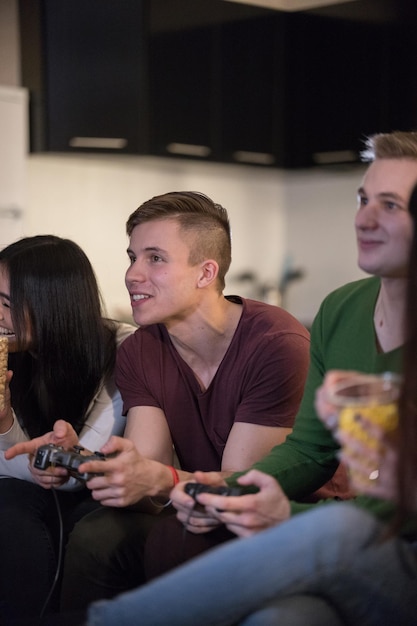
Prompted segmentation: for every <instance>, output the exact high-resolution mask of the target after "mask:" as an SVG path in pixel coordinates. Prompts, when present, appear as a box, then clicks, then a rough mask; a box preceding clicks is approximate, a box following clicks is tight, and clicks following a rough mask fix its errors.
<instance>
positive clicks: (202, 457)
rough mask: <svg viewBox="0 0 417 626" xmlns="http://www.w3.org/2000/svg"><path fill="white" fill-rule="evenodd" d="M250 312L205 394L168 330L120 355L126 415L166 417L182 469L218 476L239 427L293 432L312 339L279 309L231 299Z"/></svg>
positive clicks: (139, 336) (135, 341) (151, 331)
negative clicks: (146, 411) (143, 412)
mask: <svg viewBox="0 0 417 626" xmlns="http://www.w3.org/2000/svg"><path fill="white" fill-rule="evenodd" d="M228 298H229V299H230V300H234V301H236V302H239V303H242V305H243V311H242V316H241V318H240V321H239V324H238V327H237V329H236V331H235V334H234V336H233V339H232V341H231V343H230V346H229V348H228V350H227V352H226V354H225V356H224V358H223V361H222V362H221V364H220V366H219V368H218V370H217V372H216V375H215V376H214V378H213V380H212V381H211V383H210V386H209V387H208V389H206V390H205V391H202V390H201V388H200V385H199V383H198V381H197V379H196V378H195V376H194V374H193V371H192V370H191V368H190V367H189V366H188V365H187V363H185V361H184V360H183V359H182V358H181V357H180V355H179V354H178V352H177V351H176V350H175V348H174V346H173V344H172V343H171V340H170V337H169V334H168V332H167V330H166V328H165V326H164V325H161V324H153V325H150V326H144V327H141V328H138V329H137V331H136V332H135V333H134V334H133V335H131V336H130V337H128V338H127V339H126V340H125V341H124V342H123V344H122V345H121V347H120V348H119V350H118V354H117V366H116V383H117V385H118V387H119V389H120V392H121V395H122V398H123V406H124V412H125V413H127V412H128V411H129V409H131V408H132V407H135V406H155V407H158V408H160V409H162V410H163V412H164V414H165V416H166V419H167V422H168V426H169V429H170V431H171V436H172V440H173V443H174V446H175V450H176V453H177V456H178V460H179V462H180V465H181V468H182V469H184V470H186V471H189V472H193V471H195V470H202V471H217V470H220V468H221V460H222V455H223V450H224V447H225V445H226V442H227V438H228V436H229V433H230V430H231V428H232V426H233V424H234V422H249V423H251V424H260V425H263V426H282V427H292V425H293V422H294V418H295V415H296V413H297V410H298V406H299V404H300V401H301V397H302V393H303V388H304V382H305V379H306V375H307V369H308V363H309V333H308V331H307V330H306V329H305V328H304V326H302V325H301V324H300V323H299V322H298V321H297V320H296V319H295V318H294V317H293V316H292V315H290V314H289V313H288V312H287V311H284V309H281V308H279V307H276V306H272V305H269V304H265V303H264V302H257V301H255V300H248V299H243V298H239V297H237V296H228Z"/></svg>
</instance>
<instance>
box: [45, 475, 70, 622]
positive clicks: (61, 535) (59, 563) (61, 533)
mask: <svg viewBox="0 0 417 626" xmlns="http://www.w3.org/2000/svg"><path fill="white" fill-rule="evenodd" d="M51 491H52V495H53V497H54V501H55V506H56V511H57V514H58V528H59V539H58V555H57V565H56V571H55V576H54V580H53V582H52V585H51V588H50V590H49V593H48V595H47V597H46V600H45V602H44V604H43V607H42V610H41V612H40V614H39V619H43V617H44V615H45V611H46V609H47V608H48V605H49V603H50V601H51V598H52V594H53V593H54V591H55V588H56V585H57V583H58V579H59V574H60V572H61V566H62V555H63V548H64V524H63V521H62V513H61V507H60V505H59V500H58V495H57V492H56V489H54V487H52V488H51Z"/></svg>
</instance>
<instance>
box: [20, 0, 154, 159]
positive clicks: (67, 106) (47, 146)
mask: <svg viewBox="0 0 417 626" xmlns="http://www.w3.org/2000/svg"><path fill="white" fill-rule="evenodd" d="M146 9H147V5H146V3H144V2H141V0H117V2H116V3H115V2H114V1H113V0H59V1H58V2H56V0H41V1H40V2H37V1H36V0H22V1H21V2H20V18H21V41H22V77H23V84H24V85H25V86H27V87H29V89H30V94H31V130H32V134H31V146H32V149H33V150H35V151H38V150H47V151H71V150H72V151H74V150H89V149H93V150H97V149H99V150H105V151H106V150H107V151H108V150H110V151H118V152H127V153H140V152H146V151H147V150H148V143H149V142H148V132H149V123H148V93H147V62H146V51H147V41H146V37H147V31H146V28H145V24H146V22H147V13H146ZM35 54H37V56H36V57H35V56H34V55H35Z"/></svg>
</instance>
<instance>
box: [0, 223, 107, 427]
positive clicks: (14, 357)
mask: <svg viewBox="0 0 417 626" xmlns="http://www.w3.org/2000/svg"><path fill="white" fill-rule="evenodd" d="M0 268H1V269H2V270H3V271H5V272H6V275H7V276H8V278H9V285H10V287H9V289H10V293H9V296H10V313H11V319H12V322H13V327H14V332H15V335H16V342H17V347H18V352H16V353H10V354H9V369H12V370H13V372H14V373H13V378H12V380H11V383H10V389H11V394H12V404H13V408H14V410H15V412H16V415H17V417H18V419H19V421H20V422H21V423H22V424H23V426H24V427H25V429H26V430H27V432H28V434H29V435H30V436H31V437H35V436H39V435H41V434H44V433H45V432H48V431H49V430H51V429H52V427H53V424H54V423H55V421H56V420H57V419H64V420H66V421H68V422H70V423H71V424H72V426H73V427H74V429H75V430H76V431H77V432H78V433H79V432H80V430H81V428H82V426H83V424H84V422H85V419H86V413H87V410H88V407H89V405H90V403H91V401H92V400H93V399H94V396H95V394H96V393H97V391H98V389H99V387H100V383H101V381H102V380H103V377H104V376H105V375H106V374H107V373H109V372H111V371H112V369H113V368H114V363H115V357H116V338H115V333H116V330H115V324H114V323H113V322H111V321H110V320H106V319H104V318H103V317H102V302H101V297H100V292H99V288H98V285H97V280H96V277H95V274H94V271H93V268H92V266H91V264H90V261H89V260H88V258H87V256H86V255H85V253H84V252H83V250H82V249H81V248H80V247H79V246H78V245H77V244H76V243H74V242H73V241H70V240H69V239H61V238H60V237H56V236H54V235H37V236H34V237H26V238H23V239H20V240H18V241H16V242H15V243H12V244H11V245H9V246H7V247H6V248H4V249H3V250H1V251H0ZM28 337H30V343H29V345H28Z"/></svg>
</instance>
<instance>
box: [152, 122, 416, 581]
mask: <svg viewBox="0 0 417 626" xmlns="http://www.w3.org/2000/svg"><path fill="white" fill-rule="evenodd" d="M363 157H364V160H368V161H371V164H370V165H369V167H368V169H367V171H366V173H365V175H364V178H363V181H362V184H361V186H360V188H359V190H358V211H357V214H356V217H355V229H356V235H357V245H358V265H359V267H360V268H361V269H362V270H364V271H365V272H367V273H368V274H371V275H372V277H370V278H366V279H363V280H359V281H356V282H353V283H350V284H348V285H345V286H344V287H341V288H340V289H337V290H336V291H334V292H333V293H331V294H330V295H329V296H328V297H327V298H326V299H325V300H324V302H323V303H322V305H321V307H320V310H319V312H318V314H317V316H316V319H315V321H314V323H313V327H312V332H311V361H310V369H309V374H308V377H307V382H306V386H305V390H304V395H303V400H302V403H301V406H300V410H299V412H298V414H297V417H296V421H295V426H294V430H293V432H292V434H291V435H289V436H288V437H287V439H286V441H285V443H283V444H281V445H279V446H276V447H275V448H273V449H272V451H271V453H270V454H269V455H267V456H266V457H264V458H263V459H262V460H261V461H259V462H257V463H255V464H254V465H253V466H252V469H256V470H259V471H260V472H261V473H259V472H256V473H255V474H253V473H247V472H244V473H243V472H241V473H235V474H233V475H232V476H230V477H224V476H219V475H214V474H205V473H201V472H198V473H196V475H195V477H196V480H197V481H199V482H204V483H206V484H212V485H214V484H219V483H220V481H221V479H222V478H223V480H224V479H225V478H226V482H227V484H229V485H236V484H240V485H245V486H246V485H255V486H256V487H258V488H259V492H258V493H256V494H253V495H251V496H250V497H245V498H241V499H239V497H233V498H223V497H220V496H215V495H210V494H201V495H200V496H198V499H199V501H200V503H201V504H204V506H205V509H204V510H202V509H201V507H199V509H198V510H196V509H193V505H194V502H193V500H192V498H191V497H190V496H188V495H187V494H186V493H185V492H184V485H183V484H181V483H180V484H179V485H178V486H177V487H176V488H175V489H174V490H173V492H172V493H171V497H172V499H173V502H174V506H176V508H177V511H178V513H177V516H178V519H179V520H180V521H181V522H182V523H183V524H184V525H185V526H186V527H187V529H188V530H189V531H191V533H194V534H195V535H202V534H206V533H208V531H212V530H213V529H214V528H216V526H217V525H219V524H225V525H226V526H227V528H228V529H229V530H230V531H231V532H232V533H234V534H236V535H239V536H247V535H250V534H252V533H254V532H257V531H259V530H262V529H265V528H268V527H269V526H273V525H275V524H277V523H279V522H282V521H284V520H286V519H287V518H289V517H290V516H291V515H292V514H294V513H296V512H299V511H301V510H303V509H305V508H306V507H308V506H311V505H308V504H306V502H305V500H306V499H308V497H309V494H311V493H312V492H314V491H315V490H317V489H318V488H319V487H320V486H322V485H324V484H325V483H326V481H328V480H329V479H330V478H331V477H332V475H333V474H334V472H335V471H336V470H337V468H338V466H339V461H338V458H337V453H338V449H339V446H338V444H337V443H336V442H335V440H334V439H333V437H332V435H331V433H330V432H329V431H328V430H327V429H326V428H325V427H324V425H323V424H322V422H321V421H320V420H319V419H318V417H317V414H316V411H315V408H314V399H315V393H316V389H317V388H318V387H319V386H320V385H321V384H322V381H323V378H324V375H325V373H326V372H327V371H328V370H331V369H344V370H359V371H363V372H369V373H371V372H375V373H377V372H383V371H386V370H390V371H394V372H399V371H400V370H401V362H402V346H403V343H404V339H405V338H404V336H403V328H404V327H403V314H404V305H405V294H406V285H407V264H408V254H409V248H410V242H411V239H412V233H413V226H412V220H411V217H410V214H409V212H408V201H409V197H410V194H411V191H412V188H413V186H414V184H415V183H416V182H417V133H416V132H410V133H405V132H394V133H389V134H379V135H375V136H373V137H371V138H369V140H368V142H367V150H366V151H365V152H364V153H363ZM270 477H273V478H274V479H275V480H274V481H271V478H270ZM275 481H277V482H278V483H279V485H276V482H275ZM303 501H304V502H303ZM364 506H365V507H367V506H368V503H367V502H365V503H364ZM369 506H373V505H371V504H370V503H369ZM381 516H383V512H381ZM209 534H210V533H208V534H207V535H206V536H207V537H208V536H209ZM149 541H150V544H149V545H150V552H151V553H152V554H151V555H150V556H152V557H153V558H155V557H157V555H158V554H160V553H161V552H159V549H160V550H161V551H162V550H164V549H165V548H166V545H163V543H160V544H159V545H158V543H157V542H156V541H154V539H153V537H150V540H149ZM186 541H187V542H188V544H189V550H190V551H191V548H190V543H191V544H192V542H193V537H191V538H190V539H189V536H187V540H186ZM196 541H198V537H197V538H196ZM200 541H201V537H200ZM212 544H213V542H210V540H207V546H206V547H211V545H212ZM200 548H201V549H202V550H204V549H205V547H204V543H202V544H201V546H200ZM197 552H198V549H197V548H196V549H195V550H194V551H193V555H195V554H197ZM165 561H166V562H167V561H168V558H167V557H165ZM162 569H163V566H161V568H160V571H159V572H157V573H161V572H162ZM166 569H169V567H167V568H166Z"/></svg>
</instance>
